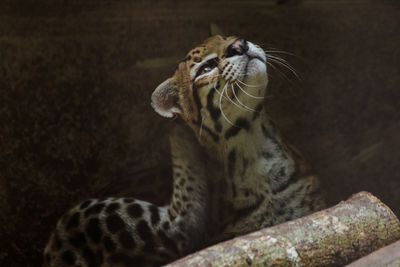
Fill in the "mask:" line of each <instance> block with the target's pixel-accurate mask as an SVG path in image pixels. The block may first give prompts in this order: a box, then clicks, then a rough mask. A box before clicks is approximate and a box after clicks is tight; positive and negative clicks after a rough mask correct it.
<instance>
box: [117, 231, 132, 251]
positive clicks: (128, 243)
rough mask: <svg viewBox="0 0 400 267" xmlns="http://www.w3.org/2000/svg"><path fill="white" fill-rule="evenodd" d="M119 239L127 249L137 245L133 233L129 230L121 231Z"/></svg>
mask: <svg viewBox="0 0 400 267" xmlns="http://www.w3.org/2000/svg"><path fill="white" fill-rule="evenodd" d="M118 240H119V242H120V243H121V245H122V246H123V247H124V248H126V249H131V248H134V247H135V246H136V243H135V240H133V238H132V236H131V233H129V232H128V231H127V230H124V231H122V232H121V233H119V239H118Z"/></svg>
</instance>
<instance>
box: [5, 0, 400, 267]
mask: <svg viewBox="0 0 400 267" xmlns="http://www.w3.org/2000/svg"><path fill="white" fill-rule="evenodd" d="M397 2H398V1H384V0H382V1H378V0H376V1H372V0H370V1H368V0H354V1H351V0H348V1H345V0H338V1H333V0H331V1H329V0H304V1H287V3H285V4H282V5H277V4H276V1H267V0H264V1H262V0H253V1H225V0H221V1H184V0H182V1H165V0H158V1H157V0H154V1H144V0H143V1H133V0H130V1H128V0H124V1H105V0H100V1H94V0H87V1H77V0H68V1H66V0H65V1H64V0H51V1H50V0H46V1H33V0H28V1H15V0H13V1H11V0H5V1H1V3H0V211H1V213H0V263H1V264H0V265H1V266H39V265H40V264H41V255H40V253H41V251H42V249H43V247H44V245H45V242H46V241H47V238H48V236H49V234H50V232H51V231H52V230H53V228H54V226H55V223H56V220H57V218H58V217H59V216H60V215H61V214H62V213H63V212H65V211H66V209H68V208H69V207H71V206H72V205H74V204H76V203H78V202H79V201H82V200H84V199H86V198H89V197H104V196H127V195H132V196H135V197H140V198H143V199H148V200H153V201H156V202H158V203H160V202H163V201H165V200H167V199H168V193H169V187H168V186H165V185H163V183H164V184H167V185H168V184H169V183H170V175H169V168H168V164H169V160H168V144H167V136H168V130H169V129H170V128H171V124H172V123H171V122H170V121H168V120H165V119H162V118H161V117H159V116H157V115H156V114H155V112H153V110H152V108H151V107H150V95H151V93H152V91H153V90H154V88H155V87H156V86H157V85H158V84H159V83H161V82H162V81H163V80H164V79H165V78H167V77H168V76H170V75H172V73H173V71H174V69H175V66H176V64H177V62H178V61H179V60H180V59H182V58H183V57H184V55H185V53H186V52H187V51H188V50H189V49H191V48H192V47H193V46H194V45H197V44H198V43H200V42H202V41H203V39H204V38H206V37H207V36H208V28H209V23H210V22H215V23H217V24H218V25H219V26H220V27H221V28H222V29H223V30H224V31H225V32H226V33H227V34H232V35H233V34H234V35H237V36H241V37H244V38H246V39H248V40H250V41H254V42H255V43H257V44H260V45H261V46H263V47H264V48H271V47H274V48H278V49H281V50H284V51H289V52H291V53H293V54H295V56H285V58H286V59H287V60H288V61H289V62H290V63H291V64H292V65H293V66H294V67H295V68H296V70H297V71H298V72H299V73H300V75H301V80H298V79H296V78H295V77H294V76H293V75H291V74H290V73H288V72H286V76H287V77H285V76H284V75H281V74H280V73H279V72H273V73H271V74H272V78H271V82H270V85H269V95H270V96H271V97H270V98H268V100H267V105H268V109H269V111H270V113H271V115H272V117H273V118H274V119H275V120H276V122H277V124H278V125H279V126H280V128H281V130H282V132H283V133H284V134H285V135H286V136H287V137H288V138H289V139H290V140H291V141H292V143H294V144H295V145H296V146H297V147H298V148H299V149H300V150H301V151H303V152H304V154H305V156H306V157H307V158H308V160H309V161H310V162H311V164H312V165H313V166H314V168H315V169H316V171H317V173H319V175H320V177H321V179H322V182H323V185H324V186H325V188H326V189H327V198H328V200H329V203H330V204H335V203H337V202H338V201H340V200H343V199H345V198H347V197H349V196H350V195H351V194H352V193H355V192H358V191H361V190H367V191H370V192H372V193H373V194H375V195H376V196H378V197H379V198H380V199H381V200H382V201H383V202H385V203H386V204H388V205H389V206H390V207H391V208H392V209H393V210H394V211H395V212H396V213H397V215H400V202H399V201H400V172H399V171H398V165H399V160H400V138H399V132H400V120H399V119H400V112H399V109H400V92H399V91H400V88H399V87H400V75H399V70H400V68H399V66H400V63H399V62H400V52H399V51H400V48H399V45H400V23H399V18H400V6H399V4H396V3H397Z"/></svg>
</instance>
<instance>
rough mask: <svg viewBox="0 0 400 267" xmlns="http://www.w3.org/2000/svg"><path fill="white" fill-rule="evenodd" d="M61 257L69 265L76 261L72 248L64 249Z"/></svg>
mask: <svg viewBox="0 0 400 267" xmlns="http://www.w3.org/2000/svg"><path fill="white" fill-rule="evenodd" d="M61 259H62V260H63V261H64V262H65V263H66V264H68V265H73V264H74V263H75V261H76V256H75V254H74V253H73V252H72V251H71V250H67V251H64V252H63V253H62V254H61Z"/></svg>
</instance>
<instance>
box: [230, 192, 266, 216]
mask: <svg viewBox="0 0 400 267" xmlns="http://www.w3.org/2000/svg"><path fill="white" fill-rule="evenodd" d="M264 199H265V197H264V196H262V197H260V198H259V199H258V201H257V202H256V203H255V204H254V205H252V206H249V207H246V208H243V209H239V210H233V213H234V214H235V218H234V222H237V221H239V220H241V219H243V218H246V217H247V216H249V215H250V214H251V213H253V212H254V211H255V210H257V209H258V208H259V207H260V206H261V204H262V203H263V202H264Z"/></svg>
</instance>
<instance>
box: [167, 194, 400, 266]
mask: <svg viewBox="0 0 400 267" xmlns="http://www.w3.org/2000/svg"><path fill="white" fill-rule="evenodd" d="M398 239H400V221H399V220H398V218H397V217H396V216H395V215H394V214H393V212H392V211H391V210H390V209H389V208H388V207H387V206H386V205H385V204H383V203H382V202H381V201H380V200H379V199H378V198H376V197H375V196H373V195H372V194H370V193H368V192H360V193H357V194H355V195H353V196H352V197H351V198H350V199H348V200H347V201H342V202H340V203H339V204H337V205H336V206H333V207H331V208H328V209H326V210H322V211H319V212H316V213H313V214H310V215H308V216H305V217H302V218H299V219H296V220H293V221H289V222H286V223H282V224H280V225H276V226H273V227H269V228H265V229H262V230H259V231H256V232H253V233H250V234H247V235H244V236H240V237H237V238H234V239H232V240H229V241H225V242H222V243H220V244H217V245H214V246H211V247H209V248H206V249H204V250H201V251H198V252H196V253H194V254H191V255H189V256H186V257H184V258H182V259H180V260H177V261H175V262H173V263H171V264H169V265H167V266H169V267H180V266H341V265H344V264H347V263H349V262H352V261H354V260H356V259H358V258H360V257H362V256H364V255H367V254H369V253H371V252H372V251H375V250H376V249H379V248H381V247H383V246H386V245H388V244H390V243H392V242H394V241H396V240H398Z"/></svg>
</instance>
